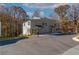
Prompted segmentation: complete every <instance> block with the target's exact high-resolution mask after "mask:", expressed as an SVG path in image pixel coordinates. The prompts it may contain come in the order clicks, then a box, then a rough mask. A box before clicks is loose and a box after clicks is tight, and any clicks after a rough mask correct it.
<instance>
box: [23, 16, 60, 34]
mask: <svg viewBox="0 0 79 59" xmlns="http://www.w3.org/2000/svg"><path fill="white" fill-rule="evenodd" d="M57 24H59V23H58V21H57V20H52V19H47V18H42V19H41V18H36V17H35V18H33V19H32V20H28V21H26V22H24V23H23V34H24V35H30V34H38V33H39V34H46V33H52V32H55V31H56V28H57Z"/></svg>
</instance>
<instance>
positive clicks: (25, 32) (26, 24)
mask: <svg viewBox="0 0 79 59" xmlns="http://www.w3.org/2000/svg"><path fill="white" fill-rule="evenodd" d="M30 30H31V21H30V20H28V21H26V22H24V23H23V35H31V32H30Z"/></svg>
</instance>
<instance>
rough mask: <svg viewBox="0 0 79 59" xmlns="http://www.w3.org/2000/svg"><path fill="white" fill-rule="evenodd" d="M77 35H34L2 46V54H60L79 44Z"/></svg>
mask: <svg viewBox="0 0 79 59" xmlns="http://www.w3.org/2000/svg"><path fill="white" fill-rule="evenodd" d="M74 36H75V35H61V36H53V35H39V36H37V35H33V36H32V37H30V38H29V39H24V40H20V41H18V42H16V43H14V44H9V45H4V46H0V54H1V55H60V54H63V53H64V52H65V51H67V50H69V49H70V48H73V47H75V46H76V45H78V44H79V43H78V42H75V41H73V40H72V37H74Z"/></svg>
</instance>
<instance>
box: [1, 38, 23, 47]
mask: <svg viewBox="0 0 79 59" xmlns="http://www.w3.org/2000/svg"><path fill="white" fill-rule="evenodd" d="M19 40H22V39H9V40H0V46H4V45H9V44H13V43H16V42H18V41H19Z"/></svg>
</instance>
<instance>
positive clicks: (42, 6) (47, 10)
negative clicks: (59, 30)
mask: <svg viewBox="0 0 79 59" xmlns="http://www.w3.org/2000/svg"><path fill="white" fill-rule="evenodd" d="M62 4H63V3H62ZM62 4H57V3H7V4H5V3H1V4H0V5H4V6H8V7H11V6H20V7H22V8H23V9H24V10H25V11H26V12H27V14H28V15H29V16H30V17H31V16H32V14H33V12H34V11H35V10H40V14H41V15H42V16H44V17H50V16H52V17H55V15H56V13H55V12H54V8H56V7H57V6H59V5H62Z"/></svg>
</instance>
